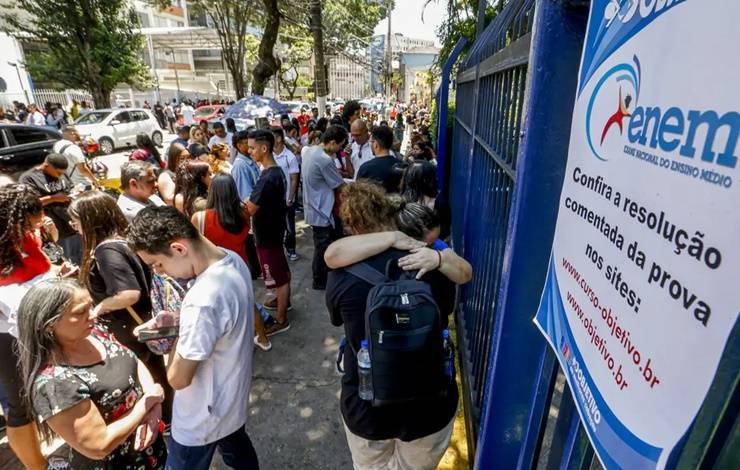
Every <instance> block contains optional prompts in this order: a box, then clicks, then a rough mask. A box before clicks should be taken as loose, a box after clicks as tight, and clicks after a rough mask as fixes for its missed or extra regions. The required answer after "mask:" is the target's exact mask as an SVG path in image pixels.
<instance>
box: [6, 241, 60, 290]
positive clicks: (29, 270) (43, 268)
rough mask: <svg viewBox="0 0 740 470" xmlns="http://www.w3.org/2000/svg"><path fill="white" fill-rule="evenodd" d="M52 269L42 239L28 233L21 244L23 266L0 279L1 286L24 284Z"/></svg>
mask: <svg viewBox="0 0 740 470" xmlns="http://www.w3.org/2000/svg"><path fill="white" fill-rule="evenodd" d="M49 269H51V261H50V260H49V258H48V257H47V256H46V254H45V253H44V252H43V250H41V238H39V237H37V236H36V234H34V233H33V232H28V233H27V234H26V236H24V237H23V242H22V243H21V264H20V265H19V266H17V267H16V268H15V269H14V270H13V272H11V273H10V275H9V276H7V277H0V286H9V285H11V284H22V283H24V282H26V281H30V280H31V279H33V278H34V277H36V276H38V275H39V274H44V273H45V272H47V271H48V270H49Z"/></svg>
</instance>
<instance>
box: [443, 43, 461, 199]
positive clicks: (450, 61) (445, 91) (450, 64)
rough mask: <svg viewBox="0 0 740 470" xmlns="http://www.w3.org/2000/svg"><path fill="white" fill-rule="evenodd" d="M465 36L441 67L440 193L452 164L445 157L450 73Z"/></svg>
mask: <svg viewBox="0 0 740 470" xmlns="http://www.w3.org/2000/svg"><path fill="white" fill-rule="evenodd" d="M467 42H468V41H467V40H466V39H465V38H461V39H460V40H459V41H457V44H455V47H454V48H453V49H452V53H450V56H449V57H448V59H447V61H446V62H445V65H444V67H442V79H441V81H440V84H439V104H438V106H437V113H438V114H437V180H438V181H439V190H440V191H441V192H442V194H447V185H448V181H449V180H450V173H451V168H452V165H451V163H450V162H448V159H447V112H448V106H447V103H448V102H449V99H450V74H452V67H453V66H454V65H455V62H457V58H458V57H459V56H460V53H461V52H462V50H463V48H464V47H465V44H467Z"/></svg>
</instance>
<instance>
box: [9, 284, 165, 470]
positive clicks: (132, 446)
mask: <svg viewBox="0 0 740 470" xmlns="http://www.w3.org/2000/svg"><path fill="white" fill-rule="evenodd" d="M91 310H92V299H91V298H90V295H89V294H88V293H87V290H85V289H84V288H83V287H82V286H80V285H79V284H78V283H77V282H76V281H73V280H68V279H55V280H50V281H45V282H42V283H40V284H37V285H36V286H34V287H33V288H31V290H29V291H28V293H27V294H26V295H25V297H24V298H23V300H22V302H21V305H20V308H19V310H18V330H19V339H18V342H19V346H20V351H21V353H20V355H21V369H22V374H23V378H24V387H25V392H26V395H27V396H28V397H29V403H28V406H29V409H30V412H31V413H32V414H33V415H34V416H36V417H37V419H38V421H39V429H40V431H41V433H42V435H43V436H44V437H45V438H47V439H48V438H50V437H51V436H52V434H53V433H55V434H57V435H59V436H60V437H61V438H62V439H64V441H65V442H66V443H67V444H69V446H70V448H71V449H70V452H69V457H68V459H67V462H68V465H69V468H71V469H74V470H78V469H84V470H88V469H95V470H98V469H101V470H113V469H116V470H119V469H120V470H128V469H131V470H150V469H161V468H164V464H165V460H166V449H165V446H164V440H163V439H162V437H161V435H160V434H159V430H160V418H161V415H162V407H161V403H162V400H163V399H164V391H163V390H162V387H161V386H160V385H159V384H156V383H154V381H153V380H152V376H151V374H150V373H149V371H148V370H147V368H146V367H145V366H144V364H143V363H142V362H141V361H139V360H137V359H136V356H135V355H134V354H133V353H132V352H131V351H130V350H129V349H127V348H125V347H124V346H122V345H121V344H120V343H118V342H117V341H116V340H115V339H114V337H113V336H111V335H109V334H108V333H107V332H106V331H105V330H104V329H101V328H100V327H99V326H98V325H96V324H95V322H94V320H93V319H94V317H93V315H92V314H91ZM55 468H57V467H56V465H55Z"/></svg>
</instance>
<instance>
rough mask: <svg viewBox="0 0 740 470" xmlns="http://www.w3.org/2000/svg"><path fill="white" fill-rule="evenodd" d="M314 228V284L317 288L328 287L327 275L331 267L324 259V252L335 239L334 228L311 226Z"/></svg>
mask: <svg viewBox="0 0 740 470" xmlns="http://www.w3.org/2000/svg"><path fill="white" fill-rule="evenodd" d="M311 228H312V229H313V264H312V269H313V285H314V287H317V288H324V287H326V276H327V273H328V272H329V268H328V267H327V266H326V262H325V261H324V253H325V252H326V249H327V248H329V245H331V242H332V241H334V228H333V227H331V226H328V227H318V226H311Z"/></svg>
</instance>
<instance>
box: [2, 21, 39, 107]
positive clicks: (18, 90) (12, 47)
mask: <svg viewBox="0 0 740 470" xmlns="http://www.w3.org/2000/svg"><path fill="white" fill-rule="evenodd" d="M8 62H14V63H16V64H18V69H19V70H18V71H19V72H20V75H21V80H20V81H19V80H18V73H17V72H16V69H15V67H13V66H12V65H9V64H8ZM0 78H2V79H3V80H4V81H5V84H6V86H7V90H5V92H4V93H0V94H2V95H4V97H5V98H6V100H7V101H13V100H18V101H23V102H26V103H27V102H28V100H27V99H26V97H25V96H24V93H23V90H24V89H25V90H26V91H27V92H28V95H29V97H30V99H33V97H32V94H31V83H30V81H29V80H28V74H27V73H26V69H25V67H24V66H23V51H22V50H21V46H20V44H19V43H18V41H16V40H15V38H13V37H12V36H9V35H8V34H6V33H1V32H0Z"/></svg>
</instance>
